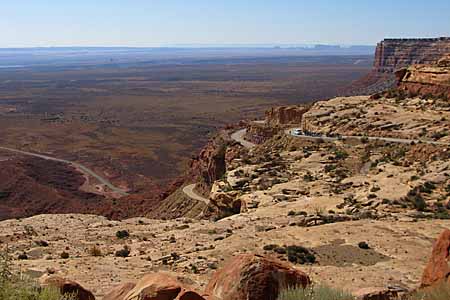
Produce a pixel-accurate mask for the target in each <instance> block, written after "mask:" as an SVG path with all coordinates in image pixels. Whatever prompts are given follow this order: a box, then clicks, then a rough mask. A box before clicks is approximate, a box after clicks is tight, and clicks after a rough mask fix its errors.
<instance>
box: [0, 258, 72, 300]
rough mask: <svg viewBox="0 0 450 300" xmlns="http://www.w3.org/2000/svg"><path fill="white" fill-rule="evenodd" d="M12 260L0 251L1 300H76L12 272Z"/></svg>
mask: <svg viewBox="0 0 450 300" xmlns="http://www.w3.org/2000/svg"><path fill="white" fill-rule="evenodd" d="M10 262H11V258H10V256H9V254H8V252H7V251H0V299H2V300H74V299H75V297H73V296H71V295H64V296H63V295H61V293H60V292H59V290H58V289H56V288H40V287H39V285H38V284H37V283H36V282H34V281H32V280H30V279H27V278H25V277H23V276H18V275H16V274H13V273H12V272H11V268H10V267H11V264H10Z"/></svg>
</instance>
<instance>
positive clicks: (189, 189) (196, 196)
mask: <svg viewBox="0 0 450 300" xmlns="http://www.w3.org/2000/svg"><path fill="white" fill-rule="evenodd" d="M195 186H196V184H195V183H194V184H190V185H187V186H185V187H184V188H183V193H184V194H185V195H186V196H188V197H189V198H191V199H194V200H197V201H201V202H205V203H206V204H208V203H209V199H206V198H205V197H203V196H200V195H199V194H197V193H196V192H195V191H194V189H195Z"/></svg>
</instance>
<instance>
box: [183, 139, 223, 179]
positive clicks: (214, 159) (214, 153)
mask: <svg viewBox="0 0 450 300" xmlns="http://www.w3.org/2000/svg"><path fill="white" fill-rule="evenodd" d="M227 146H228V142H227V141H225V140H224V139H223V138H222V137H220V136H218V137H216V138H215V139H213V140H211V141H210V142H209V143H208V144H207V145H206V146H205V148H203V150H202V151H201V152H200V154H199V156H198V157H196V158H194V159H193V160H192V162H191V166H190V170H191V174H190V175H191V176H193V177H200V179H202V180H203V181H204V182H205V183H206V184H207V185H212V184H213V183H214V181H215V180H217V179H219V178H220V177H222V175H223V174H224V173H225V170H226V163H225V154H226V150H227Z"/></svg>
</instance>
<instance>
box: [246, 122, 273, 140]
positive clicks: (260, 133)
mask: <svg viewBox="0 0 450 300" xmlns="http://www.w3.org/2000/svg"><path fill="white" fill-rule="evenodd" d="M280 130H281V128H279V127H278V126H270V125H268V124H267V123H264V124H259V123H251V124H249V125H248V126H247V134H246V136H245V139H246V140H247V141H249V142H252V143H254V144H262V143H264V142H265V141H267V140H269V139H271V138H272V137H274V136H275V135H276V134H277V133H279V132H280Z"/></svg>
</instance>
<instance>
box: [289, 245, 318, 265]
mask: <svg viewBox="0 0 450 300" xmlns="http://www.w3.org/2000/svg"><path fill="white" fill-rule="evenodd" d="M286 250H287V255H288V260H289V261H290V262H292V263H298V264H313V263H315V262H316V257H315V255H314V253H312V252H311V251H310V250H309V249H307V248H305V247H302V246H288V247H286Z"/></svg>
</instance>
